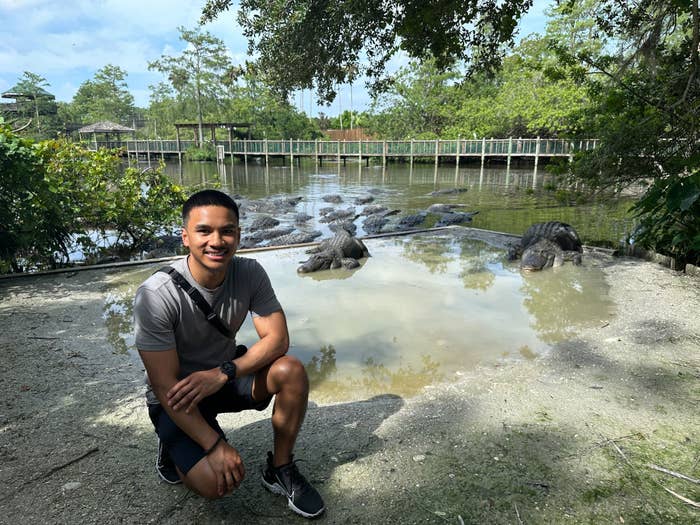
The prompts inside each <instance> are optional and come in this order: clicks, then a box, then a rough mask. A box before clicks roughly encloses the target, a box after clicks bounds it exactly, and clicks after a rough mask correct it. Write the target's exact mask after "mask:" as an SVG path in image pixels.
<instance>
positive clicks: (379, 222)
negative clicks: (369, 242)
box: [362, 214, 389, 235]
mask: <svg viewBox="0 0 700 525" xmlns="http://www.w3.org/2000/svg"><path fill="white" fill-rule="evenodd" d="M388 222H389V219H387V218H386V215H379V214H374V215H370V216H369V217H367V218H366V219H365V221H364V222H363V223H362V229H363V230H365V233H366V234H368V235H372V234H375V233H379V232H381V231H382V228H383V227H384V226H385V225H386V223H388Z"/></svg>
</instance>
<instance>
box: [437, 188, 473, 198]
mask: <svg viewBox="0 0 700 525" xmlns="http://www.w3.org/2000/svg"><path fill="white" fill-rule="evenodd" d="M465 191H467V188H449V189H444V190H435V191H431V192H430V193H429V194H428V195H431V196H433V197H435V196H437V195H454V194H455V193H464V192H465Z"/></svg>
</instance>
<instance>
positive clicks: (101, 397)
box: [0, 255, 700, 524]
mask: <svg viewBox="0 0 700 525" xmlns="http://www.w3.org/2000/svg"><path fill="white" fill-rule="evenodd" d="M591 258H592V260H594V264H597V265H600V266H601V268H602V269H603V271H604V273H605V275H606V279H607V281H608V284H609V286H610V295H611V298H612V300H613V301H614V302H615V303H616V305H617V313H616V314H615V315H614V316H612V317H610V318H609V319H608V320H607V321H605V322H601V325H600V326H599V327H595V328H592V329H588V330H585V331H581V332H579V333H577V334H576V336H575V337H574V338H573V339H570V340H567V341H565V342H562V343H560V344H557V345H555V346H554V348H553V350H552V352H551V354H550V355H548V356H546V357H542V358H538V359H535V360H532V361H523V362H511V363H501V364H499V365H498V366H491V367H483V368H480V369H478V370H472V371H465V373H464V374H463V375H462V376H461V379H460V380H459V381H458V382H456V383H450V384H441V385H434V386H431V387H429V388H426V389H424V391H423V392H422V393H421V394H420V395H418V396H416V397H414V398H410V399H404V398H401V397H398V396H390V395H387V396H381V397H377V398H372V399H367V400H363V401H358V402H352V403H343V404H330V405H317V404H314V403H312V405H311V406H310V408H309V411H308V415H307V419H306V422H305V425H304V428H303V431H302V436H301V438H300V440H299V443H298V447H297V456H298V457H300V458H303V459H304V460H305V461H304V462H303V463H302V464H301V468H302V469H303V471H304V472H306V473H307V474H308V477H309V478H310V480H311V481H312V482H313V483H315V484H316V485H317V486H318V488H319V490H320V491H321V493H322V494H323V495H324V498H325V500H326V503H327V507H328V510H327V512H326V513H325V515H324V516H323V517H322V518H321V519H320V520H319V521H322V522H326V523H338V524H340V523H343V524H345V523H402V524H403V523H454V524H458V523H515V524H519V523H525V524H529V523H671V522H678V523H693V522H696V523H697V522H698V521H700V511H698V510H695V509H693V508H692V507H691V506H690V505H689V504H687V503H683V502H682V501H681V500H680V499H679V498H678V497H676V496H673V495H671V494H670V493H668V492H667V491H665V490H664V487H666V488H670V489H671V490H673V491H674V492H676V494H678V495H682V496H684V497H687V498H689V499H691V500H695V501H698V500H700V489H699V488H698V487H700V485H695V484H692V483H690V482H687V481H684V480H681V479H678V478H675V477H672V476H668V475H665V474H662V473H659V472H656V471H653V470H651V469H650V468H649V467H648V466H647V464H648V463H655V464H658V465H661V466H664V467H665V468H667V469H670V470H673V471H677V472H682V473H683V474H685V475H687V476H690V477H694V478H699V477H700V465H699V464H698V458H700V456H699V453H700V452H699V451H700V448H699V447H698V443H699V441H700V423H699V421H700V420H699V418H698V417H697V416H698V403H699V402H700V354H699V352H698V350H699V348H700V344H699V343H700V320H699V315H698V312H700V279H698V278H697V277H688V276H685V275H682V274H678V273H675V272H672V271H670V270H668V269H666V268H663V267H661V266H658V265H656V264H654V263H649V262H644V261H640V260H635V259H628V258H619V259H614V258H610V257H607V256H602V255H595V256H591ZM117 271H122V272H123V271H125V270H111V271H104V270H102V271H85V272H78V273H74V274H57V275H52V276H44V277H30V278H22V279H12V280H3V281H0V323H1V327H2V330H1V331H0V392H1V393H2V396H1V397H0V508H1V509H2V512H0V522H2V523H8V524H17V523H33V524H34V523H100V524H106V523H178V524H179V523H183V524H184V523H253V524H255V523H288V522H302V521H304V520H303V519H302V518H298V517H296V516H295V515H293V514H292V513H291V512H290V511H289V510H287V509H286V505H285V502H284V500H283V499H281V498H279V497H276V496H273V495H270V494H268V493H267V492H266V491H265V490H264V489H263V488H262V487H261V486H260V484H259V470H260V467H261V465H262V462H263V458H264V454H265V451H266V450H267V449H266V448H265V446H264V445H262V446H261V445H260V443H269V442H270V440H271V430H270V426H269V421H268V419H269V415H270V414H269V412H265V413H261V414H242V415H236V416H233V415H231V416H225V417H223V425H222V426H223V427H224V429H225V430H226V431H227V433H228V436H229V441H230V442H232V443H236V444H238V448H239V450H240V452H241V454H242V455H243V457H244V459H245V460H246V462H247V469H248V478H247V479H246V481H245V482H244V484H243V485H242V487H241V489H240V490H238V491H237V492H235V493H234V494H232V495H230V496H228V497H226V498H224V499H222V500H219V501H214V502H209V501H204V500H202V499H200V498H198V497H196V496H194V495H193V494H191V493H190V492H188V491H187V490H186V489H184V488H182V487H181V486H180V487H171V486H168V485H166V484H163V483H160V482H159V481H158V480H157V479H156V477H155V473H154V470H153V462H154V457H155V450H156V442H155V438H154V435H153V432H152V429H151V426H150V422H149V421H148V418H147V415H146V410H145V406H144V402H143V399H142V394H143V386H142V370H141V368H140V367H139V366H138V364H137V363H134V362H133V361H132V360H131V359H129V358H128V357H127V356H125V355H123V354H118V353H114V350H113V346H112V345H111V344H109V342H108V333H107V330H106V328H105V325H104V321H103V318H102V315H103V305H104V300H105V293H107V291H108V290H109V289H110V286H112V284H111V283H112V282H113V281H114V280H115V276H116V275H117V273H116V272H117ZM126 271H128V270H126Z"/></svg>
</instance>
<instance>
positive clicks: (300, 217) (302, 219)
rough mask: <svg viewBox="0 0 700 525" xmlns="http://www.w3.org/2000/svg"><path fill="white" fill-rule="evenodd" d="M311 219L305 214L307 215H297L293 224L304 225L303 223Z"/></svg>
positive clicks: (311, 217)
mask: <svg viewBox="0 0 700 525" xmlns="http://www.w3.org/2000/svg"><path fill="white" fill-rule="evenodd" d="M311 219H313V216H311V215H309V214H307V213H303V212H302V213H297V214H296V215H295V216H294V224H304V223H305V222H307V221H309V220H311Z"/></svg>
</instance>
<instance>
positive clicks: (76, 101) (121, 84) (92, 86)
mask: <svg viewBox="0 0 700 525" xmlns="http://www.w3.org/2000/svg"><path fill="white" fill-rule="evenodd" d="M126 77H127V72H126V71H124V70H123V69H122V68H120V67H119V66H113V65H111V64H107V65H106V66H104V67H103V68H102V69H100V70H99V71H97V73H95V77H94V79H93V80H86V81H85V82H83V83H82V84H81V85H80V87H79V88H78V91H77V92H76V93H75V96H74V97H73V101H72V103H71V105H72V112H74V113H75V114H78V115H81V116H82V120H83V123H85V122H98V121H101V120H113V121H116V122H124V123H128V122H129V118H130V117H131V116H132V115H133V113H134V111H135V107H134V97H133V95H132V94H131V93H129V89H128V86H127V84H126V80H125V79H126Z"/></svg>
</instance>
